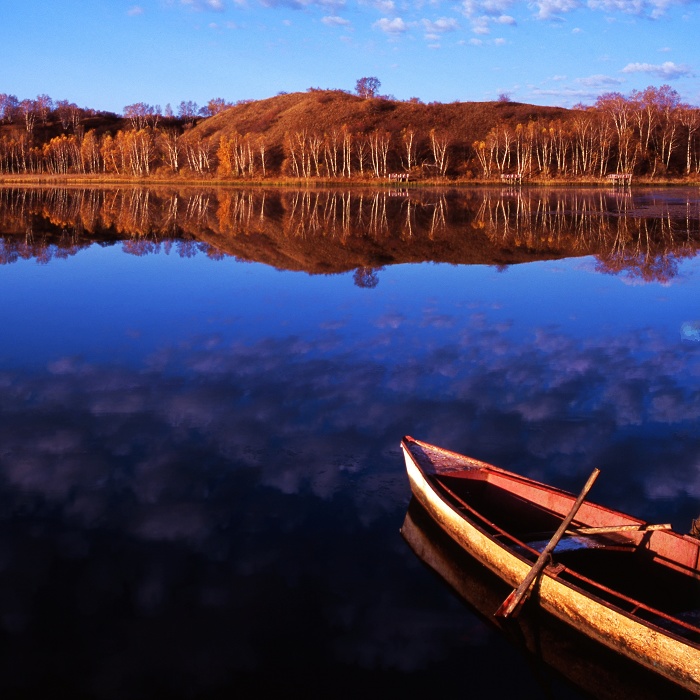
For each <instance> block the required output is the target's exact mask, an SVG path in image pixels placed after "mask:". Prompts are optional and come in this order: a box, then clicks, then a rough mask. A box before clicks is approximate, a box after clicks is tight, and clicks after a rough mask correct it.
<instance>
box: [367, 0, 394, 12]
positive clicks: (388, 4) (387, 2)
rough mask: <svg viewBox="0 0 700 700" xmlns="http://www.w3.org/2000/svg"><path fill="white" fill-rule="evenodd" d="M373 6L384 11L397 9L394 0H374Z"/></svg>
mask: <svg viewBox="0 0 700 700" xmlns="http://www.w3.org/2000/svg"><path fill="white" fill-rule="evenodd" d="M372 7H374V8H375V9H377V10H379V11H380V12H384V13H389V12H393V11H394V10H395V9H396V5H395V3H394V0H374V2H372Z"/></svg>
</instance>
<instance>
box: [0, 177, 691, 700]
mask: <svg viewBox="0 0 700 700" xmlns="http://www.w3.org/2000/svg"><path fill="white" fill-rule="evenodd" d="M0 204H1V206H0V231H2V233H3V236H4V237H3V239H2V261H3V262H5V263H6V264H4V265H2V266H0V298H2V300H3V304H2V306H1V307H0V320H1V321H2V328H3V333H2V336H1V338H0V411H1V414H2V421H1V422H0V433H1V436H2V437H1V439H0V517H1V518H2V522H3V527H2V529H1V530H0V571H2V575H1V577H0V581H1V584H0V585H1V586H2V595H0V629H1V630H2V634H1V635H0V648H1V651H2V653H1V654H0V671H1V672H2V678H3V681H2V686H3V689H4V690H5V691H7V692H8V693H15V694H23V695H25V696H31V695H36V696H38V695H39V694H42V693H44V694H45V693H46V692H48V691H49V690H50V691H51V692H53V691H55V689H56V688H61V689H66V690H68V691H69V692H71V693H73V694H74V697H96V698H112V697H115V698H116V697H127V696H128V697H132V698H137V697H149V698H150V697H155V696H158V695H163V696H168V697H218V696H221V697H223V696H226V697H230V695H231V693H232V692H236V691H237V692H239V693H240V692H243V693H244V694H246V695H252V694H253V693H254V694H255V695H256V696H257V695H259V694H260V692H261V690H262V689H266V690H270V689H274V690H282V689H284V690H286V691H289V688H290V687H294V688H295V689H296V692H299V693H301V692H303V693H305V694H307V695H308V696H309V697H327V696H333V697H357V696H359V695H365V696H369V697H379V696H384V697H386V696H389V697H398V696H400V695H407V696H409V697H411V696H415V695H416V694H417V693H418V692H420V691H421V690H426V689H429V688H432V689H433V690H434V689H435V688H439V689H440V692H441V693H442V694H444V695H446V696H453V695H454V696H456V695H457V693H460V694H462V693H463V691H464V688H465V682H466V681H465V678H466V677H468V682H469V686H470V689H471V692H473V694H474V696H475V697H478V696H480V695H481V696H485V694H486V693H487V692H488V693H490V694H492V695H493V696H495V697H500V696H505V695H506V694H509V695H510V694H515V693H518V695H519V696H520V697H531V698H539V697H549V696H550V695H548V693H550V692H553V693H554V696H555V697H572V698H578V697H582V695H581V692H582V691H580V690H578V689H577V688H576V687H575V686H573V685H571V684H570V683H568V682H566V681H563V680H561V679H560V678H559V676H558V675H556V674H555V673H554V672H549V671H544V672H543V671H542V669H541V668H539V667H538V668H533V666H532V664H531V663H530V661H529V660H528V659H527V657H525V656H524V655H522V654H521V653H520V652H519V651H518V650H517V649H515V648H513V647H512V646H511V645H510V644H509V643H508V642H507V641H506V640H505V639H504V638H503V637H502V635H500V634H499V633H498V632H497V631H494V630H492V629H491V628H490V627H488V626H487V625H485V624H484V623H483V621H482V620H481V619H480V618H479V617H478V616H477V615H475V614H473V613H471V612H470V611H469V610H467V609H466V608H464V607H463V605H462V603H461V602H460V601H459V600H458V599H457V598H456V597H455V596H453V594H452V593H451V592H450V591H449V589H448V588H446V587H445V586H444V585H443V584H442V583H441V582H440V581H439V580H438V579H436V578H435V577H433V576H432V575H431V573H430V572H429V571H427V570H426V569H425V568H423V566H422V564H421V563H420V561H419V560H418V559H417V558H416V556H415V555H414V554H413V552H412V551H411V550H410V548H409V547H408V546H407V545H406V543H405V542H404V541H403V539H402V538H401V536H400V534H399V528H400V527H401V524H402V522H403V520H404V516H405V514H406V509H407V506H408V503H409V497H410V494H409V489H408V483H407V480H406V476H405V472H404V467H403V463H402V458H401V455H400V452H399V448H398V445H399V441H400V439H401V437H402V436H403V435H404V434H411V435H413V436H414V437H417V438H420V439H423V440H426V441H430V442H434V443H436V444H440V445H443V446H445V447H448V448H451V449H454V450H457V451H460V452H465V453H468V454H471V455H473V456H475V457H477V458H479V459H483V460H486V461H489V462H493V463H495V464H498V465H500V466H503V467H506V468H509V469H512V470H515V471H519V472H522V473H524V474H527V475H530V476H533V477H535V478H538V479H542V480H545V481H548V482H550V483H552V484H555V485H557V486H560V487H562V488H568V489H570V490H574V491H578V490H579V488H580V486H581V485H582V484H583V482H584V481H585V480H586V477H587V476H588V474H589V473H590V472H591V470H592V469H593V467H599V468H600V469H601V470H602V473H601V476H600V477H599V479H598V481H597V483H596V485H595V487H594V492H593V493H592V497H593V496H594V497H595V500H597V501H598V502H602V503H605V504H607V505H610V506H611V507H614V508H617V509H621V510H624V511H629V512H630V513H633V514H635V515H638V516H641V517H643V518H646V519H649V520H653V521H658V522H671V523H672V524H673V525H674V527H675V528H676V529H677V530H679V531H682V532H686V531H687V530H688V528H689V525H690V520H691V518H693V517H697V516H698V515H699V514H700V507H699V500H700V499H699V498H698V497H699V495H700V431H698V418H699V417H700V394H699V391H700V343H698V342H697V339H696V338H695V336H694V334H693V332H692V331H693V329H695V328H698V327H700V325H697V324H698V323H699V320H700V307H699V306H698V299H700V293H699V292H700V263H699V262H698V260H700V258H698V257H697V256H696V251H697V246H698V243H699V232H698V229H699V224H698V218H699V217H698V211H699V206H700V203H699V201H698V198H697V189H695V190H685V189H679V190H662V191H644V192H640V193H635V194H624V193H622V194H621V193H619V192H603V191H595V190H581V191H579V190H564V191H561V192H556V191H554V192H552V191H536V190H532V191H528V190H525V191H523V192H515V191H509V190H507V191H501V190H470V191H467V192H462V193H458V192H441V191H429V192H418V193H416V192H413V191H409V192H408V193H406V192H403V191H397V192H392V193H389V192H381V193H376V192H355V191H352V192H326V191H310V192H308V191H307V192H282V193H280V192H263V191H255V192H243V191H237V190H216V189H212V190H202V191H190V190H184V191H176V190H170V191H163V190H146V189H139V188H127V189H124V190H119V191H113V190H71V189H65V190H59V191H49V190H15V189H13V190H9V189H5V190H0ZM688 329H690V330H688ZM504 665H506V666H507V667H508V668H509V672H508V673H503V672H502V669H503V667H504ZM625 672H628V671H627V670H626V671H625Z"/></svg>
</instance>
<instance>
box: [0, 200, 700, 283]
mask: <svg viewBox="0 0 700 700" xmlns="http://www.w3.org/2000/svg"><path fill="white" fill-rule="evenodd" d="M0 233H1V234H2V235H3V240H2V244H1V246H0V262H2V263H10V262H13V261H14V260H17V259H20V258H36V259H37V260H39V261H41V262H47V261H48V260H50V259H51V258H54V257H66V256H70V255H75V253H76V252H77V251H79V250H81V249H82V248H85V247H87V246H89V245H92V244H93V243H100V244H102V245H104V244H110V243H116V242H122V245H123V247H124V250H125V251H127V252H129V253H131V254H134V255H146V254H149V253H152V252H155V251H157V250H161V249H162V248H163V247H166V248H167V246H169V245H172V244H173V242H175V249H176V250H177V252H178V254H180V255H183V256H186V257H189V256H191V255H193V254H195V253H197V252H203V253H206V254H207V255H210V256H212V257H221V256H225V255H232V256H235V257H236V258H239V259H242V260H250V261H256V262H262V263H265V264H268V265H272V266H274V267H276V268H279V269H289V270H303V271H306V272H309V273H312V274H318V273H320V274H329V273H341V272H347V271H350V270H357V274H356V275H355V281H356V283H357V284H359V286H364V287H369V288H371V287H374V286H376V273H372V274H367V273H366V272H365V271H366V270H377V269H380V268H381V267H382V266H384V265H388V264H396V263H406V262H424V261H432V262H449V263H453V264H485V265H495V266H499V267H503V266H505V265H511V264H515V263H520V262H528V261H532V260H541V259H556V258H563V257H573V256H585V255H593V256H595V257H596V259H597V269H598V270H599V271H601V272H605V273H609V274H616V275H617V274H625V275H627V276H629V277H631V278H638V279H641V280H644V281H651V280H656V281H661V282H663V281H668V280H669V279H671V278H673V277H674V276H675V275H676V274H677V270H678V261H679V260H681V259H683V258H688V257H693V256H694V255H695V254H696V251H697V249H698V245H699V244H700V205H699V204H698V201H697V198H696V197H695V192H694V191H692V190H690V189H689V188H685V189H683V188H678V189H673V190H663V191H639V192H638V191H636V190H632V191H630V190H625V191H620V190H611V191H609V190H604V189H565V190H544V189H537V188H533V189H510V188H504V189H491V188H481V189H477V188H474V189H464V190H459V191H457V190H421V189H406V190H400V191H389V190H384V189H382V190H293V191H289V190H281V189H277V190H266V189H256V190H238V189H232V188H213V187H212V188H182V189H172V188H145V187H121V188H111V189H110V188H102V189H98V188H61V189H59V188H53V189H39V188H33V189H22V188H3V189H0Z"/></svg>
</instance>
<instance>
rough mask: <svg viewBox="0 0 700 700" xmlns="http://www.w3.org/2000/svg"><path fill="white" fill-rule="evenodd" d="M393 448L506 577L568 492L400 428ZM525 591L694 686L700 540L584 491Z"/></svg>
mask: <svg viewBox="0 0 700 700" xmlns="http://www.w3.org/2000/svg"><path fill="white" fill-rule="evenodd" d="M401 447H402V449H403V452H404V457H405V460H406V469H407V472H408V477H409V481H410V484H411V490H412V492H413V494H414V496H415V498H416V499H417V500H418V501H419V502H420V503H421V505H422V506H423V507H424V508H425V509H426V511H427V512H428V513H429V514H430V516H431V517H432V518H433V520H434V521H435V522H436V523H437V524H438V525H439V526H440V527H441V528H442V529H443V530H444V531H445V532H446V533H447V534H448V535H449V536H450V537H451V538H452V539H453V540H454V541H455V542H456V543H458V544H459V546H460V547H462V548H463V549H464V550H465V551H466V552H468V553H470V554H471V555H472V556H473V557H475V558H476V559H478V560H479V561H480V562H482V563H483V564H484V565H486V566H487V567H488V568H489V569H491V571H493V572H494V573H495V574H496V575H497V576H498V577H499V578H500V579H501V580H503V581H504V582H506V583H507V584H508V585H509V586H511V587H517V586H518V585H519V584H520V583H521V582H522V581H523V580H524V579H525V578H526V576H527V575H528V573H529V572H530V570H531V569H532V567H533V564H534V562H535V561H536V560H537V559H538V558H539V555H540V552H541V551H542V550H543V549H544V548H545V547H546V546H547V545H548V544H549V541H550V538H551V537H552V534H553V533H554V532H555V531H556V530H558V529H559V526H560V525H561V524H562V522H563V521H564V519H565V518H566V516H567V515H568V514H569V513H570V511H571V509H572V506H573V504H574V503H575V501H576V497H575V496H574V495H573V494H570V493H567V492H566V491H562V490H560V489H557V488H554V487H552V486H548V485H546V484H542V483H540V482H537V481H534V480H532V479H528V478H526V477H523V476H519V475H517V474H514V473H512V472H508V471H506V470H504V469H500V468H498V467H494V466H492V465H490V464H486V463H485V462H480V461H478V460H475V459H472V458H470V457H465V456H463V455H459V454H456V453H454V452H450V451H448V450H444V449H442V448H439V447H435V446H434V445H429V444H427V443H424V442H420V441H418V440H414V439H413V438H410V437H405V438H404V439H403V441H402V443H401ZM531 600H534V601H535V602H536V603H537V604H539V605H540V606H541V607H542V608H543V609H544V610H546V611H547V612H548V613H550V614H552V615H553V616H554V617H556V618H558V619H560V620H562V621H563V622H565V623H567V624H569V625H571V626H572V627H574V628H575V629H577V630H578V631H580V632H582V633H583V634H585V635H586V636H588V637H590V638H592V639H594V640H596V641H598V642H600V643H601V644H603V645H605V646H607V647H609V648H611V649H612V650H614V651H615V652H617V653H619V654H622V655H623V656H626V657H628V658H629V659H631V660H632V661H635V662H636V663H639V664H641V665H642V666H645V667H646V668H648V669H650V670H652V671H654V672H655V673H657V674H659V675H661V676H662V677H664V678H667V679H668V680H670V681H672V682H673V683H676V684H677V685H679V686H680V687H682V688H684V689H685V690H687V691H689V692H691V693H694V694H695V695H700V626H699V625H700V540H697V539H695V538H693V537H690V536H688V535H680V534H677V533H675V532H673V531H671V530H668V529H655V526H653V525H650V524H649V523H646V522H644V521H642V520H639V519H637V518H634V517H631V516H629V515H627V514H625V513H621V512H619V511H615V510H611V509H609V508H605V507H603V506H600V505H596V504H595V503H591V502H589V501H587V500H586V501H584V502H583V504H582V505H581V507H580V508H579V510H578V511H577V513H576V515H575V518H574V519H573V521H572V523H571V525H570V529H569V530H567V533H566V534H565V536H564V537H563V538H562V539H561V541H560V542H559V545H558V546H557V548H556V549H555V550H554V553H553V556H552V559H551V561H550V562H549V563H548V564H547V565H546V566H545V567H544V568H543V569H542V572H541V575H540V576H539V577H538V578H537V579H536V581H535V584H534V588H533V593H532V595H531ZM494 612H495V611H494Z"/></svg>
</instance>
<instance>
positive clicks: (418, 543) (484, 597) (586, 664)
mask: <svg viewBox="0 0 700 700" xmlns="http://www.w3.org/2000/svg"><path fill="white" fill-rule="evenodd" d="M401 534H402V536H403V538H404V540H405V541H406V543H407V544H408V545H409V547H410V548H411V549H412V550H413V552H414V553H415V554H416V556H417V557H418V558H419V559H420V560H421V562H422V563H423V564H424V565H425V566H426V567H427V568H428V569H430V570H431V571H432V572H433V573H434V574H436V575H437V576H438V577H439V578H440V579H441V580H442V581H443V582H444V583H446V584H447V585H448V586H449V587H450V589H451V590H452V592H453V593H454V594H456V595H457V597H458V598H459V599H460V600H461V601H462V602H463V603H464V604H465V605H466V607H467V609H468V610H470V611H471V612H473V613H475V614H476V615H477V616H478V617H479V618H480V619H481V620H482V621H483V622H484V624H487V625H489V626H491V627H492V628H495V629H497V630H498V631H499V633H500V634H501V636H502V637H504V638H505V639H506V640H507V641H508V642H509V643H510V644H511V645H512V646H513V647H515V648H516V649H517V650H518V652H519V653H521V654H523V655H524V656H525V658H526V660H527V663H528V666H529V667H530V668H531V670H532V676H533V680H534V682H535V683H537V684H538V685H539V686H540V687H541V688H542V696H543V697H554V696H553V695H552V692H553V691H552V686H555V685H556V684H557V683H559V682H560V681H561V680H563V681H564V682H566V683H568V684H570V685H572V686H573V687H575V688H576V689H577V690H580V691H583V692H584V693H585V694H586V695H589V696H591V697H594V698H598V699H600V700H613V699H616V700H626V699H630V700H631V699H632V698H634V699H635V700H652V699H654V700H656V699H658V698H664V699H668V700H688V699H689V698H694V697H696V696H695V695H694V694H692V693H690V692H688V691H686V690H684V689H682V688H679V687H678V686H677V685H676V684H674V683H671V682H670V681H668V680H666V679H664V678H661V677H659V676H658V675H657V674H655V673H653V672H651V671H649V670H647V669H645V668H643V667H640V666H639V665H638V664H636V663H635V662H633V661H631V660H629V659H627V658H625V657H622V656H620V655H619V654H617V653H615V652H614V651H612V650H611V649H608V648H607V647H605V646H603V645H602V644H600V643H598V642H596V641H594V640H592V639H590V638H589V637H587V636H585V635H584V634H582V633H581V632H579V631H577V630H575V629H574V628H572V627H571V626H569V625H567V624H565V623H563V622H562V621H561V620H558V619H557V618H556V617H554V616H553V615H551V614H549V613H548V612H547V611H545V610H543V609H542V608H541V607H540V606H539V605H536V604H533V603H526V604H525V605H524V607H523V608H522V611H521V612H520V614H519V615H518V616H517V617H508V618H502V617H497V616H495V615H494V612H495V611H496V610H497V609H498V608H499V606H500V605H501V603H502V602H503V600H504V599H505V598H506V597H507V596H508V594H509V593H510V592H511V590H512V589H511V588H510V587H509V586H508V585H507V584H506V583H504V582H503V581H502V580H501V579H500V578H498V577H497V576H496V575H495V574H494V573H493V572H491V571H490V570H489V569H488V568H487V567H486V566H484V565H483V564H482V563H481V562H479V561H478V560H477V559H475V558H474V557H472V556H471V555H469V554H468V553H467V552H465V551H464V550H463V549H462V548H461V547H460V546H459V545H458V544H457V543H456V542H455V541H454V540H452V539H451V538H450V537H449V536H448V535H447V534H446V533H445V532H444V531H443V530H442V529H441V528H440V527H439V526H438V525H437V524H436V523H435V521H434V520H433V518H432V517H431V516H430V514H429V513H428V512H427V511H426V510H425V509H424V507H423V506H422V505H421V504H420V502H419V501H418V500H417V499H416V498H415V497H414V498H412V499H411V503H410V505H409V508H408V511H407V513H406V517H405V519H404V523H403V525H402V527H401Z"/></svg>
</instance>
